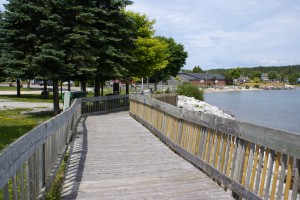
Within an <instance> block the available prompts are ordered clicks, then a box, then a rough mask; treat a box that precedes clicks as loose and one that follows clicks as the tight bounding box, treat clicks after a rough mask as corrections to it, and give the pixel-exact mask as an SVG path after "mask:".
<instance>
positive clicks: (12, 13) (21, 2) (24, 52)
mask: <svg viewBox="0 0 300 200" xmlns="http://www.w3.org/2000/svg"><path fill="white" fill-rule="evenodd" d="M5 8H6V11H5V12H4V15H3V22H2V26H1V27H2V28H1V33H0V34H1V38H2V39H3V40H2V41H3V44H2V45H3V50H2V56H1V60H2V62H1V63H2V65H3V66H4V68H5V73H6V74H7V76H9V77H11V78H16V79H17V96H20V95H21V93H20V81H19V80H20V79H21V78H26V79H30V78H33V77H34V76H35V75H36V69H35V67H34V64H33V56H34V55H35V53H36V49H35V46H36V44H37V42H38V38H37V35H36V27H37V26H38V24H39V22H40V20H41V19H42V18H43V16H44V13H43V9H42V8H41V7H39V6H37V2H36V1H35V0H32V1H30V2H28V1H25V0H9V4H7V5H5Z"/></svg>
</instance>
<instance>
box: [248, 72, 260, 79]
mask: <svg viewBox="0 0 300 200" xmlns="http://www.w3.org/2000/svg"><path fill="white" fill-rule="evenodd" d="M261 75H262V72H261V71H258V70H255V71H253V72H251V73H250V75H249V77H250V78H251V79H254V78H259V79H260V77H261Z"/></svg>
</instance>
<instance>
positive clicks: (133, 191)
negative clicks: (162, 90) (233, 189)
mask: <svg viewBox="0 0 300 200" xmlns="http://www.w3.org/2000/svg"><path fill="white" fill-rule="evenodd" d="M62 199H189V200H192V199H233V198H232V197H231V195H230V194H229V193H228V192H227V193H226V192H224V190H223V189H222V188H221V187H220V186H218V184H217V183H215V182H213V181H212V180H211V179H210V178H209V177H207V176H206V175H205V174H204V173H202V172H201V171H200V170H199V169H197V168H195V167H194V166H193V165H191V164H190V163H188V162H187V161H185V160H184V159H183V158H181V157H180V156H178V155H177V154H175V153H174V152H173V151H172V150H170V149H169V148H168V147H167V146H165V145H164V144H163V143H162V142H161V141H160V140H159V139H158V138H156V137H155V136H154V135H153V134H152V133H151V132H149V131H148V129H146V128H145V127H143V126H142V125H141V124H139V123H138V122H136V121H135V120H134V119H133V118H131V117H130V116H129V113H128V112H119V113H113V114H107V115H101V116H91V117H88V118H87V120H86V121H84V120H83V121H81V123H80V124H79V127H78V133H77V135H76V140H75V143H74V146H73V148H72V152H71V157H70V163H69V166H68V173H67V176H66V180H65V183H64V188H63V191H62Z"/></svg>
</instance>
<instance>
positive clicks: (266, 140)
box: [130, 95, 300, 200]
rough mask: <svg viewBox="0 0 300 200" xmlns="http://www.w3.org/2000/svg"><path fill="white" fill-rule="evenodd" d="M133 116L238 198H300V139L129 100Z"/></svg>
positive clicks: (141, 98) (134, 98) (142, 100)
mask: <svg viewBox="0 0 300 200" xmlns="http://www.w3.org/2000/svg"><path fill="white" fill-rule="evenodd" d="M130 114H131V116H133V117H134V118H135V119H137V120H138V121H140V122H141V123H142V124H144V125H145V126H146V127H148V128H149V129H151V130H152V132H154V133H155V134H156V135H157V136H158V137H160V138H161V139H162V140H163V141H164V142H165V143H167V144H168V145H169V146H170V147H171V148H172V149H173V150H174V151H176V152H177V153H178V154H180V155H181V156H183V157H185V158H186V159H187V160H189V161H190V162H192V163H193V164H195V165H196V166H198V167H199V168H200V169H202V170H203V171H204V172H205V173H207V174H208V175H209V176H210V177H211V178H213V179H215V180H216V181H217V182H219V183H220V184H221V185H222V186H224V187H225V188H229V189H231V190H232V191H233V193H234V195H235V196H236V195H237V196H238V197H242V198H245V199H285V200H286V199H297V198H298V199H299V171H300V161H299V158H300V135H297V134H294V133H290V132H285V131H280V130H275V129H270V128H266V127H262V126H257V125H253V124H249V123H245V122H239V121H236V120H231V119H225V118H220V117H217V116H215V115H211V114H205V113H200V112H194V111H189V110H184V109H181V108H178V107H175V106H172V105H169V104H166V103H163V102H160V101H158V100H156V99H153V98H150V97H147V96H142V95H132V96H130Z"/></svg>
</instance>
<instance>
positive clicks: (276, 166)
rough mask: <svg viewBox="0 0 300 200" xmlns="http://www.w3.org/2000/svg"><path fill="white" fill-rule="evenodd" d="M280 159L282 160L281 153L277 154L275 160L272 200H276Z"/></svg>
mask: <svg viewBox="0 0 300 200" xmlns="http://www.w3.org/2000/svg"><path fill="white" fill-rule="evenodd" d="M280 159H281V153H280V152H277V154H276V158H275V169H274V170H273V183H272V186H271V187H272V188H271V196H270V198H271V199H275V193H276V189H277V180H278V171H279V163H280Z"/></svg>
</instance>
